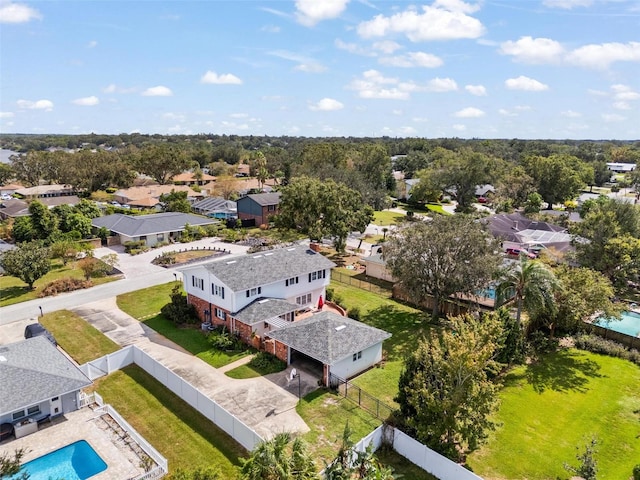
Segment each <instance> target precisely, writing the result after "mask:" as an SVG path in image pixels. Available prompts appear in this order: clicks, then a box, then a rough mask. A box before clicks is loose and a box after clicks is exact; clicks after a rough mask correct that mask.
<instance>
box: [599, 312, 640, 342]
mask: <svg viewBox="0 0 640 480" xmlns="http://www.w3.org/2000/svg"><path fill="white" fill-rule="evenodd" d="M595 324H596V325H600V326H601V327H604V328H608V329H609V330H613V331H615V332H620V333H625V334H627V335H631V336H632V337H637V336H640V314H638V313H636V312H628V311H625V312H622V319H621V320H615V319H614V320H611V322H609V325H607V319H606V318H599V319H598V320H597V321H596V322H595Z"/></svg>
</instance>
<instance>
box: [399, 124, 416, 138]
mask: <svg viewBox="0 0 640 480" xmlns="http://www.w3.org/2000/svg"><path fill="white" fill-rule="evenodd" d="M398 133H399V134H400V135H401V136H403V137H412V136H414V135H415V134H416V133H418V131H417V130H416V129H415V128H413V127H408V126H406V127H400V128H399V129H398Z"/></svg>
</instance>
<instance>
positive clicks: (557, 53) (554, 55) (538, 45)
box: [498, 36, 564, 64]
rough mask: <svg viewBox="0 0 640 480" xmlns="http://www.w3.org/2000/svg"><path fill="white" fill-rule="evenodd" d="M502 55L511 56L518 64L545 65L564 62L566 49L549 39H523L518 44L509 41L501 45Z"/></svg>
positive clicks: (500, 51)
mask: <svg viewBox="0 0 640 480" xmlns="http://www.w3.org/2000/svg"><path fill="white" fill-rule="evenodd" d="M498 52H499V53H501V54H502V55H510V56H512V57H513V59H514V60H515V61H516V62H522V63H531V64H544V63H558V62H560V61H561V60H562V56H563V54H564V47H563V46H562V45H561V44H560V43H559V42H556V41H555V40H551V39H549V38H532V37H528V36H527V37H521V38H520V39H519V40H517V41H516V42H512V41H508V42H504V43H502V44H501V45H500V49H499V50H498Z"/></svg>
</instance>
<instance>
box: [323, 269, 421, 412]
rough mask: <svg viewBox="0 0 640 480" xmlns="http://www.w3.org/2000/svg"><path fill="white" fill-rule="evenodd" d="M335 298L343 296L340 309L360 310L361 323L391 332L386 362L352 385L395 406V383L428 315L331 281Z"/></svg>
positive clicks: (386, 343) (354, 381) (396, 383)
mask: <svg viewBox="0 0 640 480" xmlns="http://www.w3.org/2000/svg"><path fill="white" fill-rule="evenodd" d="M331 288H332V289H333V290H334V295H339V296H340V297H342V299H343V301H342V306H343V307H346V308H347V309H349V308H353V307H357V308H359V309H360V316H361V318H360V319H361V321H363V322H364V323H366V324H368V325H372V326H374V327H377V328H381V329H383V330H386V331H387V332H389V333H391V338H389V339H388V340H385V341H384V343H383V344H382V346H383V349H384V355H385V356H386V361H385V362H384V365H383V366H381V367H378V368H372V369H371V370H369V371H367V372H365V373H364V374H362V375H359V376H358V377H357V378H355V379H354V380H353V381H352V382H353V383H354V384H356V385H358V386H359V387H361V388H362V389H363V390H364V391H366V392H367V393H369V394H371V395H373V396H375V397H377V398H379V399H380V400H382V401H383V402H384V403H386V404H387V405H389V406H391V407H394V406H395V402H394V401H393V398H394V397H395V396H396V394H397V392H398V380H399V378H400V371H401V370H402V363H403V361H404V358H405V357H406V355H407V354H408V353H409V352H410V351H412V350H413V348H414V346H415V345H416V343H417V341H418V339H419V338H421V336H422V335H424V334H425V333H427V332H428V331H429V329H430V328H433V327H431V326H429V325H428V324H427V321H428V315H426V314H424V313H423V312H422V311H420V310H418V309H416V308H413V307H410V306H408V305H404V304H402V303H399V302H397V301H395V300H393V299H391V298H385V297H383V296H380V295H378V294H376V293H373V292H369V291H366V290H362V289H360V288H356V287H351V286H349V285H345V284H343V283H339V282H335V281H332V282H331Z"/></svg>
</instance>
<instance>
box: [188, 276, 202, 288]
mask: <svg viewBox="0 0 640 480" xmlns="http://www.w3.org/2000/svg"><path fill="white" fill-rule="evenodd" d="M191 286H193V287H196V288H199V289H200V290H204V280H203V279H202V278H197V277H195V276H193V275H192V276H191Z"/></svg>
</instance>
